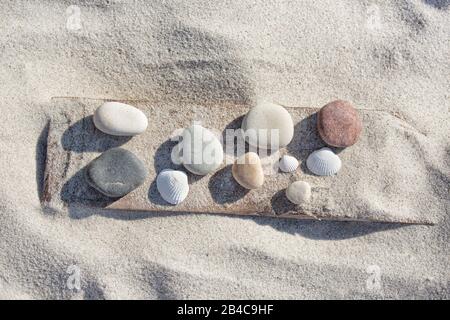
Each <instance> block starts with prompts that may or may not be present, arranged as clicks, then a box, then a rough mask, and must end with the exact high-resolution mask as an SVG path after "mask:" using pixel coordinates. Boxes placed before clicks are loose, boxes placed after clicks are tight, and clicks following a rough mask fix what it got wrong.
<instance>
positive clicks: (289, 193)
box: [286, 181, 311, 204]
mask: <svg viewBox="0 0 450 320" xmlns="http://www.w3.org/2000/svg"><path fill="white" fill-rule="evenodd" d="M286 197H287V198H288V199H289V201H291V202H292V203H295V204H302V203H305V202H309V200H310V199H311V186H310V185H309V183H308V182H304V181H296V182H293V183H291V184H290V185H289V187H288V188H287V189H286Z"/></svg>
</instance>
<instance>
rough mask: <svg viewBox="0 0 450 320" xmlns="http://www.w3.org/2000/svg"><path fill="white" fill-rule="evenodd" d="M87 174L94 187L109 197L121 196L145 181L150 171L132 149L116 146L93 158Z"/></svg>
mask: <svg viewBox="0 0 450 320" xmlns="http://www.w3.org/2000/svg"><path fill="white" fill-rule="evenodd" d="M85 175H86V179H87V182H88V184H89V185H91V186H92V187H93V188H95V189H96V190H98V191H99V192H101V193H102V194H104V195H106V196H108V197H113V198H119V197H123V196H125V195H126V194H128V193H130V192H131V191H133V190H134V189H136V188H137V187H139V186H140V185H141V184H142V183H144V181H145V179H146V178H147V175H148V171H147V168H146V167H145V165H144V163H143V162H142V161H141V160H139V158H138V157H136V156H135V155H134V154H133V153H132V152H131V151H128V150H125V149H122V148H114V149H110V150H108V151H106V152H104V153H103V154H102V155H100V156H99V157H98V158H96V159H95V160H93V161H92V162H91V163H90V164H89V165H88V166H87V168H86V171H85Z"/></svg>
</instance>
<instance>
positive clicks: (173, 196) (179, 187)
mask: <svg viewBox="0 0 450 320" xmlns="http://www.w3.org/2000/svg"><path fill="white" fill-rule="evenodd" d="M156 186H157V188H158V191H159V194H160V195H161V197H162V198H163V199H164V200H165V201H167V202H168V203H170V204H173V205H177V204H180V203H181V202H183V201H184V199H186V197H187V195H188V193H189V184H188V177H187V175H186V173H184V172H183V171H177V170H169V169H166V170H163V171H161V173H160V174H159V175H158V177H157V178H156Z"/></svg>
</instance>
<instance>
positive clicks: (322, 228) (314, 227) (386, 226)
mask: <svg viewBox="0 0 450 320" xmlns="http://www.w3.org/2000/svg"><path fill="white" fill-rule="evenodd" d="M254 221H255V222H256V223H257V224H260V225H263V226H270V227H272V228H273V229H275V230H278V231H280V232H285V233H289V234H292V235H300V236H302V237H305V238H308V239H312V240H345V239H351V238H357V237H361V236H364V235H367V234H371V233H377V232H383V231H388V230H394V229H398V228H406V227H408V225H405V224H401V223H384V222H363V221H361V222H359V221H323V220H321V221H319V220H314V219H311V220H293V219H275V218H254Z"/></svg>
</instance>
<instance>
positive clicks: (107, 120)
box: [94, 102, 148, 136]
mask: <svg viewBox="0 0 450 320" xmlns="http://www.w3.org/2000/svg"><path fill="white" fill-rule="evenodd" d="M94 124H95V127H96V128H97V129H98V130H100V131H102V132H104V133H107V134H110V135H113V136H135V135H138V134H140V133H143V132H144V131H145V130H146V129H147V126H148V120H147V117H146V116H145V114H144V113H143V112H142V111H141V110H139V109H137V108H135V107H133V106H130V105H128V104H125V103H120V102H105V103H104V104H103V105H102V106H100V107H99V108H98V109H97V110H96V111H95V113H94Z"/></svg>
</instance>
